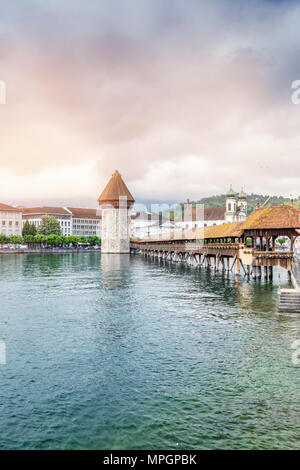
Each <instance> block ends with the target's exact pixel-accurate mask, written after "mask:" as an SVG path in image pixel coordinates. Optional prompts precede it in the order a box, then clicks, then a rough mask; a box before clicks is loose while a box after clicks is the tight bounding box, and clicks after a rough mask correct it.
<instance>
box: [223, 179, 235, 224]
mask: <svg viewBox="0 0 300 470" xmlns="http://www.w3.org/2000/svg"><path fill="white" fill-rule="evenodd" d="M236 212H237V201H236V193H235V192H234V191H233V189H232V185H231V186H230V189H229V191H228V193H227V194H226V212H225V224H231V223H232V222H235V221H236Z"/></svg>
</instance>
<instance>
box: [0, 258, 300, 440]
mask: <svg viewBox="0 0 300 470" xmlns="http://www.w3.org/2000/svg"><path fill="white" fill-rule="evenodd" d="M280 277H281V281H280V282H281V285H282V286H284V287H286V286H287V285H288V281H287V279H286V276H285V273H284V271H280ZM277 289H278V272H275V278H274V281H273V282H270V281H264V280H263V281H253V280H250V281H249V280H247V279H243V278H241V277H236V276H235V275H233V274H224V273H222V272H217V273H215V272H214V271H209V270H208V269H204V268H192V267H189V266H185V265H180V264H171V263H166V262H163V261H161V262H158V261H148V260H145V259H144V258H143V257H142V256H131V257H129V256H127V255H120V256H119V255H102V258H101V256H100V255H99V254H98V253H80V254H62V255H52V254H49V255H6V256H2V257H1V258H0V340H1V341H3V342H5V345H6V364H0V448H1V449H268V448H271V449H277V448H285V449H296V448H299V447H300V367H299V366H297V365H295V364H294V363H293V361H292V353H293V349H292V344H293V342H294V341H295V340H297V339H300V317H297V316H296V317H293V316H283V315H278V314H277Z"/></svg>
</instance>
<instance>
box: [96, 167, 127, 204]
mask: <svg viewBox="0 0 300 470" xmlns="http://www.w3.org/2000/svg"><path fill="white" fill-rule="evenodd" d="M120 196H126V197H127V205H128V207H130V206H132V204H133V203H134V199H133V196H132V194H131V193H130V191H129V189H128V188H127V186H126V184H125V183H124V181H123V179H122V176H121V175H120V173H119V172H118V170H116V171H115V172H114V174H113V175H112V177H111V178H110V180H109V182H108V183H107V185H106V186H105V188H104V190H103V191H102V193H101V194H100V196H99V199H98V201H99V204H100V205H102V204H112V205H113V206H115V207H118V204H119V197H120Z"/></svg>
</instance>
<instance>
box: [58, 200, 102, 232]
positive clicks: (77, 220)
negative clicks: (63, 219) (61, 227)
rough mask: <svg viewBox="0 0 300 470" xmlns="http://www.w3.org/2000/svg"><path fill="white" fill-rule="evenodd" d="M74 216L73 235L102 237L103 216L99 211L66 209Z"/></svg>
mask: <svg viewBox="0 0 300 470" xmlns="http://www.w3.org/2000/svg"><path fill="white" fill-rule="evenodd" d="M65 209H67V210H68V211H69V212H70V213H71V215H72V235H76V236H77V237H81V236H84V237H93V236H96V237H101V216H100V215H97V209H85V208H76V207H66V208H65Z"/></svg>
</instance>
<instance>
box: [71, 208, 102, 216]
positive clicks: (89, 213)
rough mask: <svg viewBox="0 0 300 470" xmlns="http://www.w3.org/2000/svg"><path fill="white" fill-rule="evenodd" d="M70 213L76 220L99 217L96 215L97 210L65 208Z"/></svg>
mask: <svg viewBox="0 0 300 470" xmlns="http://www.w3.org/2000/svg"><path fill="white" fill-rule="evenodd" d="M67 209H68V210H69V211H70V212H72V215H73V217H76V218H78V219H100V218H101V216H100V215H97V209H86V208H81V207H67Z"/></svg>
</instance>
